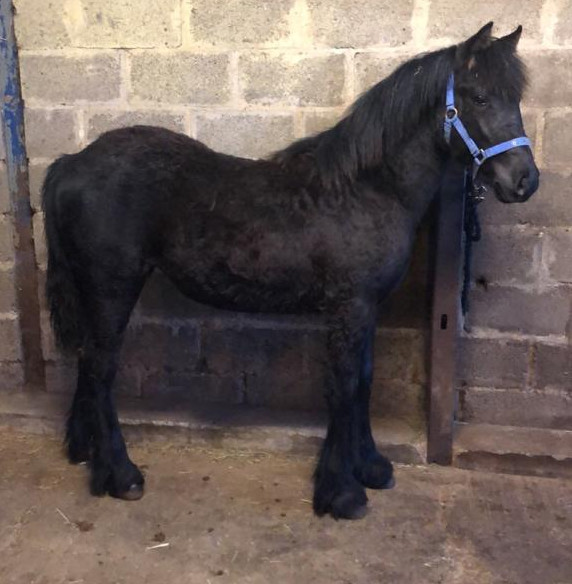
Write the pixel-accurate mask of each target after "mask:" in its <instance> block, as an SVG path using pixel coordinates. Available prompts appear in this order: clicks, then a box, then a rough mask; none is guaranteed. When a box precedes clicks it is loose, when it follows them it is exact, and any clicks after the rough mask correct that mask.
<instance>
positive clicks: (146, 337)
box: [121, 322, 199, 372]
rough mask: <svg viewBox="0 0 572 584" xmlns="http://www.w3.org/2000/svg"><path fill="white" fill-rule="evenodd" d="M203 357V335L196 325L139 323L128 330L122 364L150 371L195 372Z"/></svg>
mask: <svg viewBox="0 0 572 584" xmlns="http://www.w3.org/2000/svg"><path fill="white" fill-rule="evenodd" d="M198 354H199V335H198V331H197V328H196V326H195V325H194V324H193V323H188V324H185V325H184V326H183V325H180V326H179V325H177V326H169V325H168V323H165V324H149V323H146V324H138V323H136V322H134V323H133V324H132V325H131V326H129V327H128V329H127V332H126V335H125V341H124V344H123V348H122V351H121V362H122V364H123V365H124V366H128V365H129V366H132V367H134V368H141V367H143V368H145V369H146V370H148V371H152V372H155V371H162V370H163V369H166V370H170V371H173V370H187V371H195V369H196V366H197V359H198Z"/></svg>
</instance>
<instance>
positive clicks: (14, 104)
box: [0, 0, 45, 388]
mask: <svg viewBox="0 0 572 584" xmlns="http://www.w3.org/2000/svg"><path fill="white" fill-rule="evenodd" d="M0 59H1V61H0V83H1V86H2V90H3V100H2V108H1V109H2V125H3V130H4V143H5V146H6V170H7V175H8V188H9V190H10V205H11V211H12V217H13V221H14V258H15V260H14V280H15V287H16V302H17V306H18V319H19V324H20V334H21V344H22V357H23V361H24V380H25V383H26V385H27V386H30V387H40V388H45V375H44V360H43V355H42V343H41V332H40V306H39V298H38V273H37V266H36V253H35V249H34V233H33V227H32V208H31V205H30V188H29V180H28V158H27V156H26V143H25V134H24V102H23V101H22V94H21V87H20V70H19V61H18V47H17V45H16V37H15V33H14V8H13V5H12V2H11V0H1V1H0Z"/></svg>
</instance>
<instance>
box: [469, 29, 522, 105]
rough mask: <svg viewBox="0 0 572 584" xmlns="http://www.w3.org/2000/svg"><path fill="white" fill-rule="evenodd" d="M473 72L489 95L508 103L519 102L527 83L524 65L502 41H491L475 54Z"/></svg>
mask: <svg viewBox="0 0 572 584" xmlns="http://www.w3.org/2000/svg"><path fill="white" fill-rule="evenodd" d="M473 57H474V61H475V63H474V71H475V72H476V73H478V75H479V81H480V83H483V84H484V85H485V86H486V88H487V89H488V91H489V92H490V93H495V94H499V95H502V97H503V98H505V99H507V100H509V101H520V100H521V99H522V96H523V93H524V91H525V89H526V86H527V83H528V76H527V70H526V65H525V64H524V62H523V61H522V59H521V58H520V57H519V56H518V54H517V53H516V51H515V50H514V49H513V48H512V47H511V46H510V45H509V44H508V43H504V42H503V41H502V39H500V40H493V42H492V43H491V44H490V46H488V47H487V48H486V49H483V50H481V51H477V52H475V54H474V55H473Z"/></svg>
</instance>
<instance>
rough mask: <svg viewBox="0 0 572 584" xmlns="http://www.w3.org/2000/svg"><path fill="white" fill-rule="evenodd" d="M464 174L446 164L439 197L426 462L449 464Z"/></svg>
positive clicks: (451, 441)
mask: <svg viewBox="0 0 572 584" xmlns="http://www.w3.org/2000/svg"><path fill="white" fill-rule="evenodd" d="M464 193H465V171H464V169H463V168H462V167H460V166H457V165H455V164H454V163H450V164H449V167H448V168H447V171H446V173H445V177H444V180H443V184H442V187H441V193H440V196H439V202H438V209H437V226H436V227H437V229H436V253H435V260H434V270H433V273H434V280H433V311H432V324H431V355H430V405H429V427H428V442H427V459H428V461H429V462H436V463H438V464H443V465H448V464H451V462H452V458H453V425H454V420H455V409H456V400H455V373H456V371H455V369H456V368H455V361H456V345H457V341H458V336H459V335H458V332H459V326H460V323H461V318H460V310H461V302H460V300H461V286H462V273H461V272H462V267H463V265H462V258H463V218H464V212H465V196H464Z"/></svg>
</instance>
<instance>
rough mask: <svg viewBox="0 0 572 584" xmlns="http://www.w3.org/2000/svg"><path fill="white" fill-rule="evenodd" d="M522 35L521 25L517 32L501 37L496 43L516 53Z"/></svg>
mask: <svg viewBox="0 0 572 584" xmlns="http://www.w3.org/2000/svg"><path fill="white" fill-rule="evenodd" d="M521 34H522V26H521V25H520V24H519V25H518V27H517V28H516V30H515V31H513V32H511V33H510V34H507V35H506V36H503V37H501V38H500V39H498V41H496V42H497V43H502V44H503V45H505V46H507V47H510V48H511V50H513V51H516V45H518V41H519V40H520V35H521Z"/></svg>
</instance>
